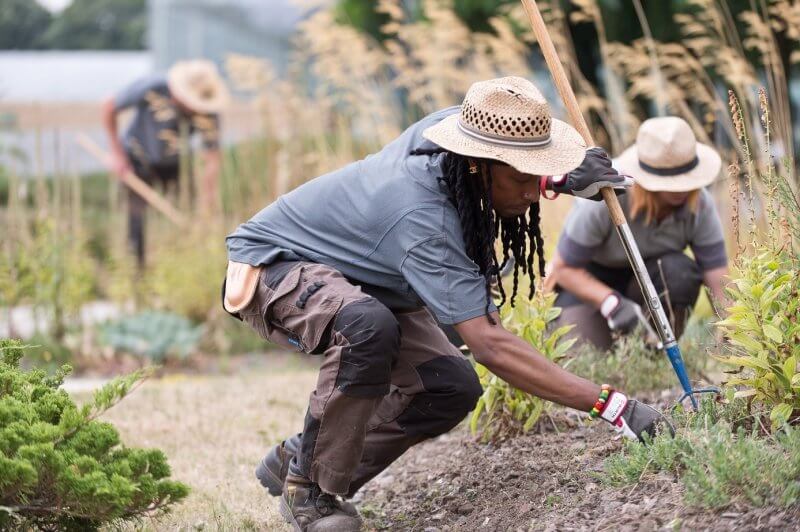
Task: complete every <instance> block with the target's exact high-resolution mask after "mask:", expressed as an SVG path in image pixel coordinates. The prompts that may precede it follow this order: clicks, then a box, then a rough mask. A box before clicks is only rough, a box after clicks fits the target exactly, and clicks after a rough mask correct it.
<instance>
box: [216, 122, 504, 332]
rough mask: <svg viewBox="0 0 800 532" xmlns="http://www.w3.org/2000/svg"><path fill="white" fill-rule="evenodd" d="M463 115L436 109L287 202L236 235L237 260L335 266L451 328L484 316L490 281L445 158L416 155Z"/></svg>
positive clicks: (232, 243) (233, 254)
mask: <svg viewBox="0 0 800 532" xmlns="http://www.w3.org/2000/svg"><path fill="white" fill-rule="evenodd" d="M458 109H459V108H458V107H451V108H448V109H444V110H442V111H438V112H436V113H433V114H431V115H429V116H427V117H425V118H423V119H422V120H421V121H419V122H417V123H416V124H414V125H412V126H411V127H410V128H408V129H407V130H406V131H405V132H403V133H402V134H401V135H400V136H399V137H398V138H397V139H395V140H394V141H392V142H391V143H389V144H388V145H386V146H385V147H384V148H383V149H382V150H381V151H379V152H377V153H375V154H372V155H369V156H368V157H366V158H365V159H363V160H361V161H357V162H354V163H352V164H350V165H348V166H345V167H344V168H342V169H340V170H337V171H335V172H331V173H329V174H325V175H323V176H320V177H317V178H316V179H312V180H311V181H309V182H307V183H305V184H304V185H302V186H300V187H298V188H297V189H295V190H293V191H292V192H290V193H288V194H285V195H283V196H281V197H280V198H278V200H276V201H275V202H274V203H272V204H271V205H269V206H267V207H266V208H265V209H263V210H262V211H261V212H259V213H258V214H256V215H255V216H254V217H253V218H251V219H250V220H249V221H248V222H246V223H244V224H242V225H240V226H239V227H238V228H237V229H236V230H235V231H234V232H233V233H231V234H230V235H229V236H228V238H227V239H226V244H227V247H228V256H229V258H230V259H231V260H233V261H237V262H243V263H247V264H251V265H254V266H256V265H259V264H270V263H271V262H273V261H276V260H306V261H311V262H316V263H321V264H327V265H329V266H332V267H334V268H336V269H337V270H339V271H340V272H342V274H344V275H345V276H346V277H348V278H349V279H352V280H353V281H355V282H357V283H359V284H362V285H365V291H367V292H368V293H370V294H372V295H374V296H375V297H377V298H378V299H379V300H380V301H382V302H383V303H384V304H386V305H387V306H388V307H389V308H391V309H396V310H400V309H406V308H416V307H421V306H422V305H426V306H427V307H428V308H429V309H430V310H431V311H432V312H433V313H434V314H435V315H436V317H437V318H438V319H439V321H440V322H442V323H446V324H452V323H459V322H462V321H465V320H468V319H470V318H474V317H476V316H480V315H482V314H483V313H484V309H485V305H486V288H485V282H484V278H483V276H481V274H480V273H479V271H478V267H477V265H476V264H475V263H474V262H473V261H472V260H471V259H470V258H469V257H468V256H467V254H466V251H465V247H464V238H463V236H462V233H461V224H460V222H459V218H458V213H457V212H456V209H455V206H454V205H453V203H452V202H451V201H450V199H449V195H448V191H447V189H446V187H445V185H444V184H443V183H441V182H440V178H441V177H442V168H441V162H442V158H443V154H437V155H433V156H427V155H423V156H419V155H417V156H410V155H409V152H411V151H412V150H414V149H416V148H428V149H433V148H436V147H437V146H436V145H435V144H433V143H432V142H430V141H428V140H426V139H424V138H423V137H422V131H423V130H424V129H425V128H427V127H429V126H431V125H433V124H436V123H437V122H439V121H441V120H442V119H443V118H444V117H446V116H448V115H450V114H453V113H456V112H458ZM490 310H492V311H493V310H496V308H495V307H494V306H491V307H490Z"/></svg>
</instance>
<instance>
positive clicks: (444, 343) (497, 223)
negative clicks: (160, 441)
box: [224, 77, 664, 531]
mask: <svg viewBox="0 0 800 532" xmlns="http://www.w3.org/2000/svg"><path fill="white" fill-rule="evenodd" d="M610 166H611V163H610V161H609V160H608V158H607V156H606V155H605V154H604V153H602V152H601V151H599V150H590V151H589V152H587V151H586V148H585V146H584V144H583V142H582V141H581V138H580V136H579V135H578V133H577V132H576V131H575V130H574V129H572V128H571V127H570V126H568V125H567V124H565V123H564V122H561V121H559V120H555V119H553V118H552V117H551V115H550V108H549V106H548V104H547V102H546V101H545V100H544V99H543V98H542V96H541V94H540V93H539V91H538V90H537V89H536V88H535V87H534V86H533V85H532V84H531V83H530V82H529V81H527V80H525V79H522V78H516V77H509V78H502V79H494V80H489V81H484V82H480V83H476V84H474V85H473V86H472V87H471V88H470V90H469V92H468V93H467V95H466V97H465V99H464V102H463V104H462V105H461V106H460V107H452V108H449V109H444V110H441V111H438V112H435V113H433V114H431V115H429V116H427V117H425V118H423V119H422V120H421V121H419V122H417V123H416V124H414V125H412V126H411V127H410V128H408V129H407V130H406V131H405V132H404V133H403V134H401V135H400V136H399V137H398V138H397V139H396V140H394V141H393V142H391V143H390V144H388V145H387V146H385V147H384V148H383V149H382V150H380V151H379V152H377V153H375V154H373V155H370V156H368V157H367V158H366V159H364V160H361V161H358V162H355V163H352V164H350V165H348V166H345V167H344V168H342V169H340V170H337V171H334V172H332V173H329V174H326V175H323V176H321V177H318V178H316V179H313V180H311V181H309V182H308V183H306V184H304V185H303V186H301V187H299V188H297V189H296V190H294V191H292V192H290V193H289V194H286V195H284V196H282V197H281V198H279V199H278V200H277V201H275V202H274V203H272V204H271V205H269V206H267V207H266V208H265V209H264V210H262V211H261V212H259V213H258V214H256V215H255V216H254V217H253V218H252V219H251V220H250V221H248V222H246V223H244V224H242V225H241V226H239V227H238V228H237V229H236V230H235V231H234V232H233V233H232V234H231V235H229V236H228V238H227V247H228V256H229V264H228V273H227V276H226V285H225V289H224V306H225V308H226V310H227V311H228V312H230V313H232V314H233V315H234V316H236V317H238V318H239V319H241V320H243V321H245V322H246V323H248V324H249V325H250V326H251V327H253V329H254V330H255V331H257V332H258V334H260V335H261V336H262V337H264V338H265V339H269V340H271V341H273V342H276V343H278V344H281V345H283V346H286V347H288V348H292V349H296V350H300V351H304V352H306V353H311V354H315V355H319V356H320V357H321V366H320V371H319V378H318V380H317V384H316V388H315V389H314V390H313V391H312V392H311V395H310V398H309V406H308V411H307V413H306V417H305V422H304V424H303V427H302V432H300V433H299V434H297V435H296V436H294V437H291V438H289V439H287V440H286V441H284V442H283V443H281V444H280V445H277V446H276V447H275V448H274V449H272V450H271V451H270V452H269V453H268V454H267V455H266V457H265V458H264V459H263V460H262V462H261V464H260V465H259V466H258V468H257V470H256V475H257V477H258V478H259V480H260V481H261V483H262V484H263V485H264V486H265V487H266V488H267V489H268V490H269V493H270V494H272V495H274V496H280V497H281V502H280V505H281V512H282V514H283V516H284V517H285V518H286V520H287V522H290V523H292V524H293V525H294V527H295V529H297V530H314V531H323V530H337V531H351V530H352V531H355V530H358V529H359V527H360V519H359V517H358V512H357V511H356V510H355V509H354V508H353V506H352V505H350V504H349V503H347V502H344V501H343V500H342V498H347V497H350V496H352V495H353V494H354V493H355V492H356V491H357V490H358V489H359V488H360V487H361V486H363V485H364V483H366V482H367V481H368V480H370V479H371V478H373V477H374V476H375V475H377V474H378V473H380V472H381V471H382V470H384V469H385V468H386V467H387V466H388V465H389V464H391V463H392V462H393V461H394V460H396V459H397V458H398V457H399V456H400V455H402V454H403V453H404V452H406V451H407V450H408V449H409V448H410V447H411V446H413V445H416V444H417V443H419V442H421V441H423V440H425V439H428V438H432V437H434V436H437V435H439V434H443V433H445V432H447V431H449V430H451V429H452V428H454V427H455V426H456V425H457V424H458V423H459V422H460V421H461V420H462V419H463V418H464V417H465V416H466V415H467V413H469V412H470V411H471V410H472V409H473V408H474V406H475V403H476V402H477V400H478V398H479V396H480V395H481V392H482V390H481V385H480V382H479V380H478V377H477V375H476V373H475V371H474V369H473V367H472V364H471V363H470V361H469V360H468V359H467V358H465V357H464V356H463V355H462V354H461V353H460V352H459V351H458V349H456V348H455V347H454V346H453V345H452V344H451V343H450V342H449V341H448V340H447V337H446V336H445V334H444V333H443V332H442V330H441V329H440V328H439V326H438V325H437V319H438V321H439V322H441V323H442V324H452V325H454V327H455V330H456V331H457V332H458V334H459V335H460V336H461V338H463V340H464V341H465V342H466V344H467V345H468V346H469V349H470V351H471V352H472V353H473V355H474V357H475V359H476V360H477V361H478V362H480V363H481V364H484V365H485V366H486V367H488V368H489V369H490V370H491V371H493V372H494V373H495V374H497V375H499V376H500V377H502V378H503V379H505V380H506V381H508V382H509V383H511V384H512V385H513V386H516V387H517V388H519V389H521V390H524V391H526V392H529V393H531V394H534V395H537V396H539V397H542V398H544V399H548V400H550V401H554V402H556V403H559V404H562V405H565V406H569V407H572V408H576V409H578V410H583V411H585V412H589V413H590V414H591V415H592V416H593V417H599V418H602V419H604V420H606V421H607V422H609V423H610V424H611V425H612V426H613V427H615V428H616V429H618V430H619V431H621V432H623V433H624V434H625V435H626V436H628V437H630V438H640V439H641V438H642V437H643V436H644V435H645V434H653V433H654V432H655V431H656V429H657V427H658V425H659V424H660V423H662V422H663V421H664V418H663V417H662V415H661V414H660V413H659V412H657V411H656V410H654V409H653V408H651V407H649V406H646V405H644V404H642V403H639V402H637V401H636V400H634V399H629V398H628V397H626V396H625V395H624V394H623V393H621V392H619V391H617V390H614V389H613V388H611V387H610V386H607V385H603V386H601V385H599V384H595V383H593V382H590V381H588V380H586V379H583V378H581V377H578V376H576V375H573V374H571V373H569V372H568V371H566V370H564V369H563V368H561V367H560V366H558V365H556V364H554V363H552V362H550V361H549V360H548V359H547V358H545V357H544V356H542V355H541V354H540V353H539V352H537V351H536V350H535V349H534V348H533V347H531V346H530V345H529V344H528V343H526V342H525V341H523V340H521V339H520V338H518V337H516V336H515V335H513V334H511V333H510V332H508V331H507V330H505V329H504V328H503V326H502V325H501V324H500V320H499V317H498V312H497V306H496V305H495V302H494V301H493V300H492V296H491V290H490V289H491V287H492V285H493V283H494V279H495V277H496V275H497V272H498V271H499V269H500V266H501V264H500V261H498V259H497V257H496V255H495V248H494V243H495V237H496V236H498V235H499V236H500V238H501V240H502V245H503V246H504V248H505V254H504V256H508V254H512V255H513V256H514V257H515V258H516V261H515V266H514V267H515V268H516V269H517V270H518V271H517V272H516V273H517V274H518V273H520V272H522V273H523V274H527V275H529V276H530V278H531V286H534V285H535V284H534V277H535V271H534V270H535V269H538V270H539V273H540V275H542V272H543V270H544V261H543V259H542V258H541V257H542V255H541V250H542V245H543V244H542V237H541V234H540V231H539V203H538V200H539V194H540V190H541V189H544V188H547V187H548V186H549V187H550V188H552V189H554V190H556V191H557V192H562V193H568V194H575V195H588V196H596V195H597V191H598V188H599V187H600V186H616V185H619V184H620V183H621V182H623V179H622V178H621V177H620V176H619V175H618V174H617V173H616V172H615V171H613V170H612V169H611V168H610ZM567 172H571V174H570V176H571V177H572V179H568V180H566V181H564V182H565V183H569V184H570V187H569V188H567V187H566V186H565V185H563V184H562V185H559V184H558V183H559V182H557V181H554V180H552V179H547V178H546V177H547V176H553V175H562V174H565V173H567ZM537 251H538V252H539V260H538V261H534V257H535V254H536V252H537ZM534 264H536V266H534ZM515 276H516V275H515ZM501 288H502V287H501ZM516 291H517V290H516V283H514V290H513V293H512V294H511V299H513V297H514V296H515V295H516ZM501 299H502V301H500V303H499V304H500V305H502V304H503V303H504V302H505V300H506V297H505V294H502V296H501Z"/></svg>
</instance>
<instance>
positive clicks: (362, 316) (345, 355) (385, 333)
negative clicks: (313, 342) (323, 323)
mask: <svg viewBox="0 0 800 532" xmlns="http://www.w3.org/2000/svg"><path fill="white" fill-rule="evenodd" d="M333 330H334V331H336V332H338V333H340V334H341V335H342V336H344V337H345V339H346V340H347V344H346V345H345V346H344V348H343V349H342V354H341V361H340V363H339V372H338V374H337V376H336V387H337V388H338V389H339V390H341V392H342V393H344V394H345V395H349V396H351V397H382V396H384V395H386V394H387V393H389V382H390V379H391V372H392V362H393V360H394V359H395V358H396V357H397V354H398V353H399V351H400V325H399V324H398V323H397V319H396V318H395V317H394V314H392V312H391V311H390V310H389V309H388V308H386V307H385V306H384V305H383V304H382V303H380V302H379V301H378V300H377V299H374V298H371V297H370V298H368V299H362V300H360V301H355V302H353V303H350V304H348V305H346V306H345V307H343V308H342V309H341V310H340V311H339V312H338V313H337V315H336V319H335V320H334V323H333Z"/></svg>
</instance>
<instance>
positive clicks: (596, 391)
mask: <svg viewBox="0 0 800 532" xmlns="http://www.w3.org/2000/svg"><path fill="white" fill-rule="evenodd" d="M492 318H493V319H494V321H495V325H492V324H491V323H489V320H487V319H486V316H478V317H475V318H472V319H469V320H466V321H463V322H460V323H457V324H456V325H455V329H456V331H457V332H458V333H459V334H460V335H461V337H462V338H463V339H464V341H465V342H466V344H467V347H469V349H470V351H471V352H472V354H473V356H474V357H475V360H476V361H477V362H478V363H480V364H483V365H484V366H486V368H488V369H489V371H491V372H492V373H494V374H495V375H497V376H498V377H500V378H501V379H503V380H504V381H506V382H507V383H509V384H510V385H511V386H514V387H515V388H518V389H520V390H522V391H524V392H527V393H529V394H532V395H535V396H537V397H541V398H543V399H547V400H548V401H553V402H555V403H558V404H560V405H564V406H568V407H570V408H575V409H577V410H582V411H584V412H591V415H592V416H597V417H600V418H601V419H604V420H605V421H608V422H609V423H611V424H612V426H614V427H615V428H616V430H618V431H619V432H621V433H622V434H623V435H624V436H626V437H627V438H632V439H638V440H639V441H646V435H649V436H650V437H654V436H655V435H656V433H657V432H658V431H659V430H666V431H668V432H670V433H672V434H674V429H673V428H672V426H671V425H670V423H669V421H667V420H666V418H664V416H663V415H662V414H661V413H660V412H658V411H657V410H655V409H654V408H652V407H650V406H648V405H646V404H644V403H640V402H639V401H637V400H635V399H628V397H627V396H625V394H623V393H621V392H618V391H615V390H612V389H611V388H610V387H607V386H604V387H601V386H598V385H597V384H595V383H593V382H591V381H589V380H586V379H584V378H583V377H578V376H577V375H574V374H572V373H570V372H569V371H567V370H565V369H564V368H562V367H561V366H559V365H557V364H555V363H554V362H551V361H550V360H548V359H547V358H545V357H544V356H542V354H541V353H539V352H538V351H537V350H536V349H534V348H533V347H532V346H531V345H530V344H528V343H526V342H525V341H523V340H522V339H520V338H518V337H517V336H515V335H513V334H512V333H510V332H509V331H507V330H506V329H505V328H503V326H502V325H501V324H500V316H499V315H498V313H497V312H493V313H492ZM601 392H602V393H601ZM603 394H605V397H606V399H603ZM601 401H602V402H601Z"/></svg>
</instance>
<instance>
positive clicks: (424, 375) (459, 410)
mask: <svg viewBox="0 0 800 532" xmlns="http://www.w3.org/2000/svg"><path fill="white" fill-rule="evenodd" d="M415 369H416V371H417V374H418V375H419V376H420V379H422V385H423V386H424V387H425V391H424V392H421V393H418V394H416V395H414V398H413V399H412V400H411V403H410V404H409V405H408V407H407V408H406V409H405V410H404V411H403V413H402V414H400V416H399V417H398V418H397V422H398V423H399V424H400V426H401V427H402V428H403V430H405V431H406V433H407V434H408V435H424V436H438V435H439V434H444V433H445V432H447V431H449V430H450V429H452V428H453V427H455V426H456V425H458V424H459V423H460V422H461V420H462V419H464V416H466V415H467V414H468V413H469V412H471V411H472V409H473V408H475V404H476V403H477V402H478V399H479V398H480V396H481V395H482V394H483V388H482V387H481V383H480V380H479V379H478V375H477V373H475V370H474V369H473V367H472V364H470V362H469V360H467V359H466V358H464V357H461V356H441V357H438V358H434V359H433V360H430V361H428V362H425V363H423V364H420V365H419V366H417V367H416V368H415Z"/></svg>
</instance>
